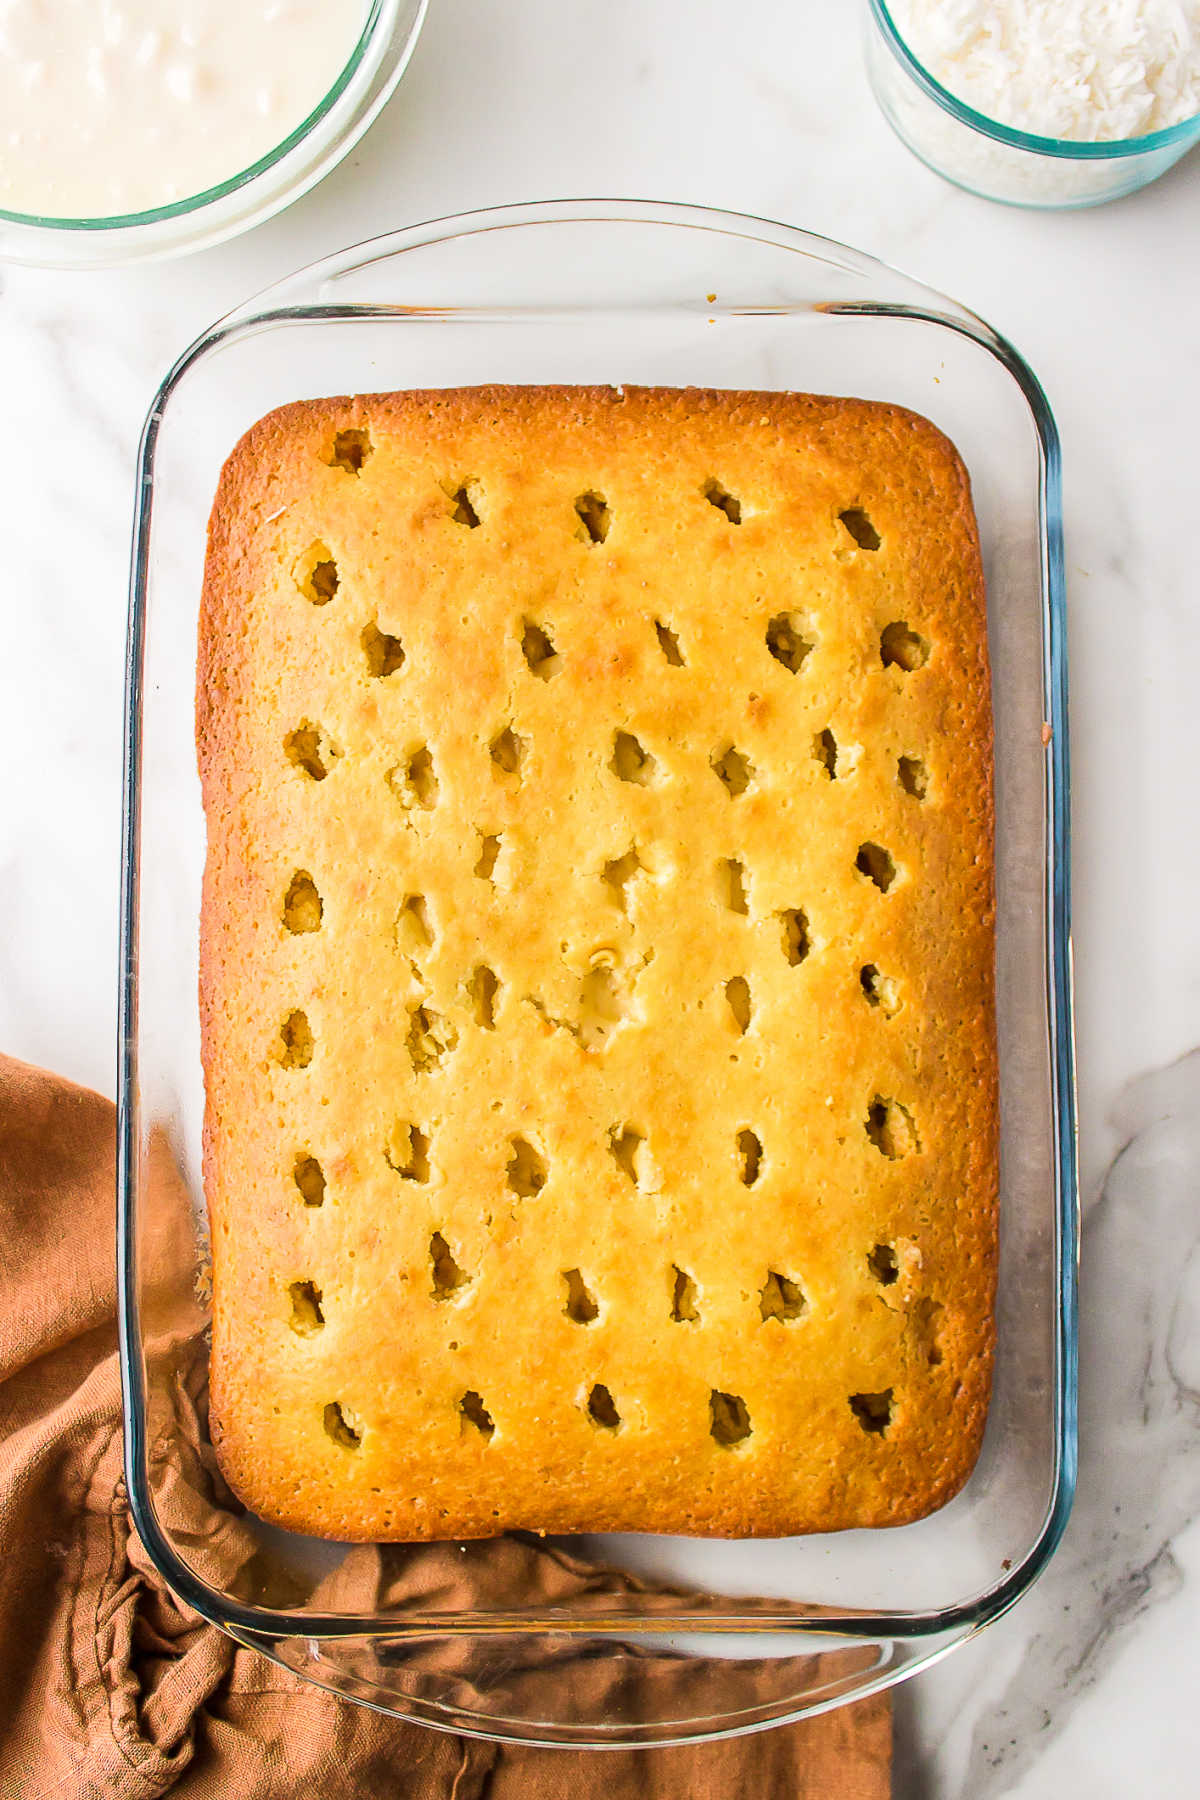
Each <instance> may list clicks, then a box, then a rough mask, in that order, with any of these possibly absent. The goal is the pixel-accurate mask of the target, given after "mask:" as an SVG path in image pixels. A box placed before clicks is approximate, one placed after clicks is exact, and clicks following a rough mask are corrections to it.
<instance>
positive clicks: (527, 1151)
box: [504, 1137, 547, 1200]
mask: <svg viewBox="0 0 1200 1800" xmlns="http://www.w3.org/2000/svg"><path fill="white" fill-rule="evenodd" d="M509 1147H510V1148H511V1150H512V1155H511V1156H510V1157H509V1159H508V1164H507V1166H506V1168H505V1171H504V1173H505V1177H506V1179H507V1181H508V1185H509V1187H510V1188H511V1189H512V1191H513V1193H514V1194H516V1196H517V1198H518V1199H519V1200H532V1199H533V1197H534V1195H535V1194H540V1193H541V1191H542V1189H543V1188H544V1187H545V1185H546V1174H547V1170H546V1159H545V1157H544V1156H543V1155H542V1154H541V1152H540V1150H537V1149H535V1148H534V1146H533V1145H532V1144H531V1143H530V1142H529V1139H528V1138H523V1137H515V1138H511V1139H510V1140H509Z"/></svg>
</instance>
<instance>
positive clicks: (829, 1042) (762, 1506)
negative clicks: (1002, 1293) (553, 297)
mask: <svg viewBox="0 0 1200 1800" xmlns="http://www.w3.org/2000/svg"><path fill="white" fill-rule="evenodd" d="M197 729H198V745H199V760H200V769H201V776H202V783H203V795H204V805H205V810H206V815H207V824H208V861H207V868H206V875H205V884H204V901H203V918H202V929H201V966H200V1005H201V1017H202V1027H203V1054H204V1068H205V1076H206V1084H207V1109H206V1120H205V1187H206V1194H207V1201H208V1208H209V1216H210V1222H211V1233H212V1255H213V1279H214V1291H213V1342H212V1372H211V1403H212V1413H211V1419H212V1431H213V1437H214V1442H215V1444H216V1447H217V1451H218V1454H219V1457H220V1462H221V1466H222V1468H223V1470H224V1472H225V1474H226V1476H227V1478H228V1480H229V1482H230V1484H231V1486H232V1487H233V1488H234V1490H235V1491H236V1492H237V1493H238V1494H239V1495H240V1496H241V1498H242V1499H243V1500H244V1501H245V1503H246V1504H247V1505H248V1506H249V1507H250V1508H252V1509H253V1511H254V1512H256V1513H258V1514H260V1515H261V1516H262V1517H263V1518H265V1519H269V1520H272V1521H275V1522H277V1523H279V1524H281V1525H284V1526H287V1527H290V1528H293V1529H295V1530H299V1531H304V1532H309V1533H315V1534H319V1535H323V1536H328V1537H333V1538H339V1539H367V1540H370V1539H379V1540H383V1539H423V1538H455V1537H477V1536H484V1535H490V1534H492V1533H495V1532H499V1531H502V1530H506V1529H511V1528H526V1529H529V1530H533V1531H553V1532H582V1531H588V1532H591V1531H614V1530H622V1531H659V1532H685V1533H697V1534H706V1535H716V1536H727V1537H743V1536H750V1535H783V1534H790V1533H796V1532H807V1531H827V1530H835V1529H839V1528H843V1527H849V1526H876V1525H889V1524H899V1523H903V1522H905V1521H908V1520H912V1519H915V1518H918V1517H920V1516H921V1515H923V1514H925V1513H927V1512H929V1511H931V1510H933V1509H934V1508H936V1507H938V1506H940V1505H942V1504H943V1503H944V1502H945V1501H946V1500H947V1499H949V1498H950V1496H952V1495H953V1494H954V1493H955V1492H956V1491H957V1490H958V1488H959V1487H960V1486H961V1485H962V1483H963V1482H964V1481H965V1479H966V1477H967V1475H968V1474H969V1473H970V1470H971V1468H972V1466H973V1464H974V1461H975V1458H976V1456H977V1453H978V1450H979V1445H980V1440H981V1437H982V1433H983V1427H984V1421H985V1417H986V1412H987V1404H988V1394H989V1385H990V1376H991V1362H992V1348H993V1299H994V1285H995V1268H996V1199H997V1076H996V1055H995V1039H994V1016H993V1010H994V1009H993V910H994V909H993V847H992V832H993V805H992V767H991V764H992V753H991V713H990V693H989V675H988V656H987V628H986V614H985V605H984V592H983V581H982V574H981V566H980V556H979V546H978V534H977V531H976V525H975V520H974V515H973V512H972V507H971V500H970V489H969V484H968V480H967V476H966V473H965V471H964V469H963V466H962V463H961V462H960V460H959V458H958V456H957V454H956V452H955V451H954V449H953V447H952V446H951V445H950V444H949V443H948V442H947V440H946V439H945V438H944V437H943V436H942V435H941V434H940V433H939V432H938V431H937V430H936V429H935V428H934V427H933V426H932V425H931V424H930V423H929V422H928V421H927V420H925V419H923V418H921V417H919V416H917V415H915V414H913V413H910V412H906V411H904V410H903V409H901V408H899V407H895V406H890V405H884V404H877V403H871V402H864V401H856V400H842V399H828V398H818V397H813V396H810V395H802V394H782V393H746V392H716V391H711V392H710V391H702V390H695V389H647V388H642V389H637V388H625V389H619V388H611V389H610V388H588V387H578V388H576V387H547V388H520V387H512V388H505V387H491V388H475V389H462V390H456V391H438V392H427V393H416V392H413V393H398V394H381V395H372V396H360V397H357V398H353V399H350V398H342V399H328V400H318V401H312V402H306V403H298V404H295V405H292V406H286V407H283V408H281V409H280V410H279V411H277V412H274V413H272V414H271V415H270V416H269V417H267V418H265V419H262V420H261V421H260V422H259V423H258V424H257V425H255V426H254V427H253V429H252V430H251V431H250V432H248V434H247V435H246V436H245V437H244V438H243V440H242V441H241V443H240V444H239V445H238V446H237V448H236V449H235V450H234V451H233V453H232V455H231V456H230V458H229V460H228V462H227V463H226V465H225V468H224V471H223V474H222V477H221V482H220V487H219V491H218V494H217V497H216V502H215V505H214V508H213V513H212V520H211V526H210V535H209V549H208V560H207V568H206V575H205V585H204V596H203V605H202V612H201V621H200V645H199V691H198V726H197Z"/></svg>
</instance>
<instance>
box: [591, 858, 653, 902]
mask: <svg viewBox="0 0 1200 1800" xmlns="http://www.w3.org/2000/svg"><path fill="white" fill-rule="evenodd" d="M643 872H644V870H643V864H642V860H641V858H640V857H639V856H638V853H637V851H636V850H635V849H632V848H631V849H629V850H627V851H626V852H625V854H624V856H615V857H613V859H612V861H611V862H606V863H605V865H604V867H603V868H602V869H601V871H600V879H601V880H602V881H603V882H604V884H605V886H606V887H607V888H608V890H609V892H610V893H611V895H612V897H613V899H614V900H615V901H616V903H617V905H618V906H619V907H620V909H621V911H622V912H625V911H626V910H627V908H628V905H629V894H628V888H629V883H630V882H631V881H632V880H633V878H634V876H635V875H640V874H642V873H643Z"/></svg>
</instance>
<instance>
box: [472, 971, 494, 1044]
mask: <svg viewBox="0 0 1200 1800" xmlns="http://www.w3.org/2000/svg"><path fill="white" fill-rule="evenodd" d="M499 992H500V977H499V976H498V975H497V973H496V971H495V969H489V968H488V966H487V964H486V963H480V964H479V965H478V967H477V968H474V969H472V971H471V974H470V976H469V978H468V980H467V998H468V999H469V1000H470V1002H471V1007H472V1010H473V1012H474V1014H475V1023H476V1024H477V1025H481V1026H482V1027H483V1029H484V1030H485V1031H494V1030H495V1029H496V996H497V995H498V994H499Z"/></svg>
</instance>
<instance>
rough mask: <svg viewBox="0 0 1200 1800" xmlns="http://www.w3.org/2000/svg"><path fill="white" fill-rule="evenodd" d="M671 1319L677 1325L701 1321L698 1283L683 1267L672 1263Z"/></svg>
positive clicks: (693, 1323) (695, 1323) (694, 1323)
mask: <svg viewBox="0 0 1200 1800" xmlns="http://www.w3.org/2000/svg"><path fill="white" fill-rule="evenodd" d="M670 1282H671V1320H672V1323H673V1324H675V1325H697V1324H699V1322H700V1306H699V1294H698V1291H697V1288H696V1283H695V1282H694V1281H693V1279H692V1277H691V1276H690V1275H689V1274H688V1273H687V1270H686V1269H681V1268H680V1267H679V1264H678V1263H672V1264H671V1275H670Z"/></svg>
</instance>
